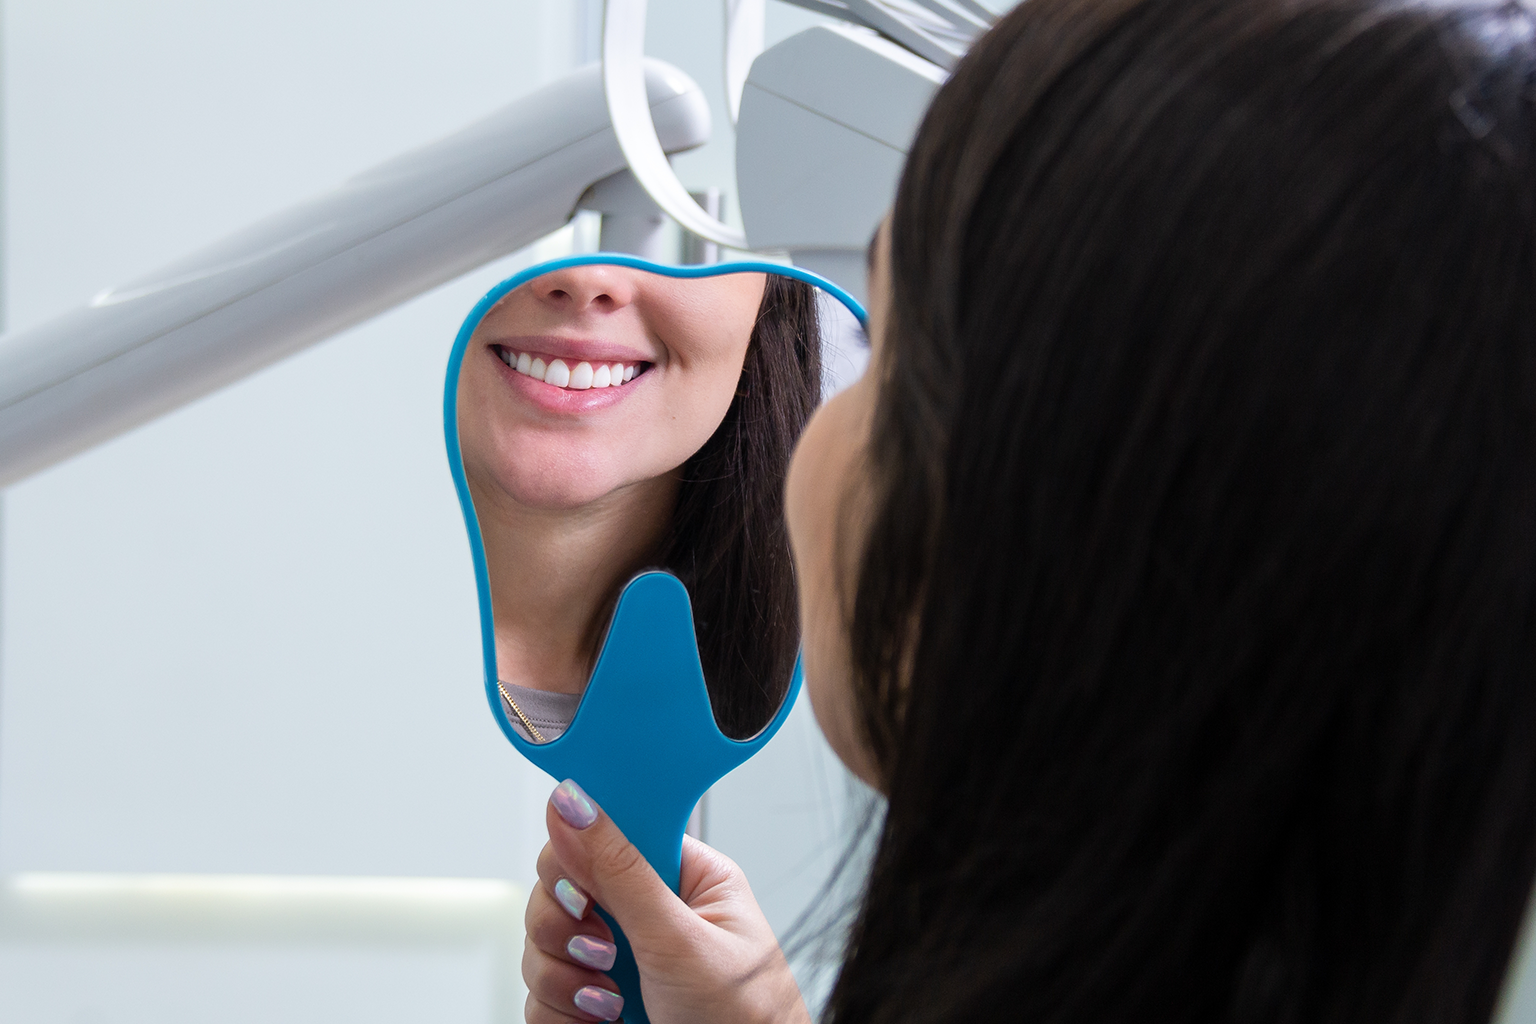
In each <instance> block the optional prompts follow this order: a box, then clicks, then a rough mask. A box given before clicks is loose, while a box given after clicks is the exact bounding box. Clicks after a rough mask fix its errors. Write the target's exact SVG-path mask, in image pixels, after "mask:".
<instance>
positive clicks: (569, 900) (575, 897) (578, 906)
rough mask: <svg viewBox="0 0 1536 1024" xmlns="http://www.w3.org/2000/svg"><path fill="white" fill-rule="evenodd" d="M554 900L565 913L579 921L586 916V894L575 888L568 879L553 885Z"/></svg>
mask: <svg viewBox="0 0 1536 1024" xmlns="http://www.w3.org/2000/svg"><path fill="white" fill-rule="evenodd" d="M555 899H557V900H559V901H560V905H561V906H562V907H564V908H565V912H566V913H567V914H570V915H571V916H572V917H574V918H575V919H576V920H578V921H580V920H581V919H582V918H583V917H586V916H587V904H588V903H590V902H591V900H589V899H587V894H586V893H584V892H582V891H581V890H580V889H578V888H576V885H575V883H574V882H572V881H571V880H570V879H569V878H562V879H560V880H559V881H558V882H556V883H555Z"/></svg>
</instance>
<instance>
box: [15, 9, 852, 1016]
mask: <svg viewBox="0 0 1536 1024" xmlns="http://www.w3.org/2000/svg"><path fill="white" fill-rule="evenodd" d="M769 7H770V11H769V24H768V38H769V42H770V44H771V43H772V42H773V41H775V40H777V39H779V38H782V37H783V36H785V35H788V34H790V33H791V32H793V31H797V30H798V29H799V28H801V27H804V26H805V25H807V24H810V23H812V22H813V21H814V20H815V19H814V17H813V16H811V15H809V14H806V13H804V12H802V11H799V10H796V9H792V8H788V7H785V6H783V5H780V4H770V5H769ZM721 8H722V3H721V0H652V3H651V26H650V30H649V38H648V41H647V46H648V50H649V52H650V53H651V54H652V55H653V56H658V57H662V58H663V59H666V60H670V61H672V62H673V63H675V64H677V65H678V66H679V67H681V68H683V69H684V70H685V71H687V72H688V73H689V74H691V75H692V76H693V77H694V78H695V80H696V81H698V82H699V84H700V85H701V86H703V87H704V89H705V91H706V92H707V93H708V95H709V96H710V98H711V102H712V104H713V106H714V113H715V136H714V139H713V141H712V142H711V143H710V145H709V146H708V147H706V148H705V149H704V150H701V151H699V152H696V153H692V154H687V155H684V156H682V157H680V158H679V159H678V160H677V166H678V169H679V172H680V174H681V175H682V177H683V179H684V181H685V183H686V184H687V185H689V186H690V187H692V188H701V187H704V186H708V185H719V186H721V187H722V188H723V189H724V190H725V192H726V194H727V210H728V211H729V214H730V216H732V217H735V216H736V212H735V210H736V208H735V202H734V199H735V197H734V196H733V195H731V192H732V180H733V166H734V161H733V153H734V143H733V140H732V137H731V131H730V124H729V120H728V119H727V117H726V115H725V108H724V100H723V88H722V85H721V68H720V59H721V58H720V54H721V36H722V32H723V28H722V14H721ZM599 10H600V3H597V2H594V0H433V2H431V3H427V2H424V0H388V2H377V0H375V2H368V3H364V2H361V0H260V2H257V0H224V2H221V3H217V4H211V3H207V2H206V0H132V2H126V0H4V2H3V5H0V11H3V40H4V42H3V55H0V61H3V71H4V80H3V95H4V111H3V118H4V124H3V131H4V134H3V154H4V166H3V183H4V218H5V231H4V253H5V259H4V271H5V272H4V284H5V290H4V308H5V318H6V322H7V325H8V326H11V327H22V326H26V325H28V324H31V323H34V322H36V321H39V320H42V319H45V318H47V317H49V316H50V315H52V314H55V313H57V312H60V311H62V310H64V309H67V308H68V307H70V306H73V305H76V304H79V303H80V302H82V301H84V300H85V299H87V298H88V297H90V296H91V295H92V294H94V293H95V292H97V291H98V290H100V289H101V288H103V287H105V286H108V285H111V284H114V283H115V282H118V281H121V280H124V279H127V278H130V277H133V276H135V275H138V274H141V273H143V272H145V271H148V270H151V269H153V268H155V267H156V266H158V265H160V264H162V263H165V262H167V261H169V260H171V259H173V258H175V257H177V256H179V255H181V254H183V253H185V252H187V251H189V250H192V249H194V248H197V247H199V246H201V245H202V244H204V243H206V242H209V241H212V240H214V239H216V238H218V237H219V236H221V235H223V234H225V233H226V232H229V231H231V230H233V229H235V228H239V227H241V226H243V225H245V224H247V223H249V222H251V221H253V220H255V219H257V218H259V217H262V216H264V215H266V214H268V213H271V212H273V211H276V210H279V209H281V208H283V207H285V206H288V205H290V204H292V203H294V202H296V201H299V200H302V199H305V198H307V197H309V196H311V195H314V194H317V193H321V192H324V191H326V190H328V189H329V188H331V187H333V186H335V185H336V184H338V183H339V182H340V181H342V180H343V179H345V178H347V177H348V176H350V175H352V174H354V173H357V172H359V171H362V170H364V169H366V168H368V167H369V166H371V165H373V164H375V163H377V162H379V161H382V160H384V159H386V158H389V157H391V156H394V155H396V154H398V153H400V152H402V151H404V150H407V149H409V148H411V147H413V146H415V145H419V144H421V143H424V142H428V141H431V140H433V139H435V138H437V137H440V136H442V135H444V134H447V133H448V132H451V131H453V130H455V129H457V128H459V127H461V126H463V125H464V124H466V123H468V122H470V121H473V120H475V119H477V118H479V117H481V116H483V115H485V114H487V113H489V112H490V111H492V110H494V109H495V108H497V107H499V106H501V105H503V104H505V103H507V102H508V101H510V100H512V99H515V98H517V97H518V96H520V95H523V94H525V93H527V92H529V91H531V90H532V89H534V88H535V87H537V86H539V85H542V84H544V83H546V82H548V81H550V80H552V79H555V78H558V77H560V76H561V75H563V74H565V73H567V72H568V71H570V70H571V69H572V68H574V67H576V66H578V65H579V64H581V63H584V62H585V61H587V60H590V59H592V58H594V57H595V56H596V54H597V45H598V12H599ZM571 244H572V241H571V237H570V233H569V232H565V233H564V234H562V235H558V236H555V237H553V238H551V239H548V240H546V241H545V242H543V243H541V244H540V245H539V246H536V247H534V249H533V250H530V251H528V252H524V253H520V254H516V255H514V256H512V257H509V258H508V259H506V260H504V261H502V262H501V263H499V264H498V265H495V266H492V267H487V268H484V269H483V270H481V271H479V272H477V273H474V274H471V275H469V276H467V277H465V278H463V279H460V280H458V281H455V282H453V283H451V284H449V285H446V286H444V287H442V288H439V289H437V290H436V291H434V292H431V293H429V294H427V295H424V296H422V297H421V298H419V299H417V300H416V301H414V302H411V303H409V304H407V305H405V306H402V307H400V308H398V309H396V310H395V311H393V312H391V313H388V314H386V315H384V316H381V317H379V318H377V319H375V320H373V321H370V322H368V323H365V324H363V325H362V326H360V327H357V328H355V329H353V330H351V331H348V332H346V333H345V334H343V335H341V336H338V337H336V338H334V339H332V340H330V341H327V342H325V343H323V344H321V345H319V346H317V347H315V348H313V349H311V350H309V351H307V352H304V353H302V354H300V355H298V356H296V357H294V358H291V359H289V360H287V361H285V362H282V363H280V364H278V365H276V366H274V367H272V368H270V369H268V370H266V371H264V372H262V373H260V374H258V375H257V376H255V377H252V378H250V379H248V380H246V381H244V382H242V383H240V384H238V385H236V386H234V387H231V388H228V389H226V390H224V391H222V392H219V393H216V394H214V395H212V396H210V397H208V398H205V399H203V400H201V401H199V402H197V403H195V404H194V405H192V406H189V407H187V408H185V409H182V410H180V411H178V412H176V413H173V414H171V415H169V416H167V417H165V418H163V419H161V420H158V421H156V422H154V423H151V424H149V425H147V426H145V427H142V428H140V429H138V430H135V431H133V432H132V433H130V434H128V435H126V436H124V437H121V438H119V439H117V440H115V441H113V442H111V443H108V444H106V445H104V446H102V447H100V448H98V449H96V450H93V451H91V452H88V453H86V454H84V455H81V456H78V457H76V458H74V459H72V460H70V461H68V462H65V463H63V464H61V465H59V466H56V467H54V468H52V469H50V470H48V471H46V472H44V473H42V474H39V475H37V476H35V477H33V478H31V479H29V480H26V481H24V482H22V483H20V484H18V485H16V486H14V487H12V488H10V489H9V490H7V491H5V492H4V494H3V518H0V524H3V547H0V876H3V877H4V878H6V879H11V880H12V882H9V883H6V884H13V883H14V879H16V878H17V877H18V876H19V877H20V878H22V879H23V880H25V879H28V878H32V879H33V880H34V881H36V876H37V875H38V874H39V873H43V874H45V875H49V876H56V875H59V874H60V873H65V874H68V875H71V876H74V875H78V874H80V873H86V874H89V875H98V874H103V873H106V874H132V875H140V874H146V873H147V874H155V875H164V874H175V875H185V874H191V875H212V876H228V875H236V876H306V877H308V876H336V877H354V876H369V877H375V878H387V879H407V880H409V879H430V878H447V879H488V880H503V881H504V882H511V883H514V884H515V885H514V887H508V886H505V885H502V887H501V888H500V889H495V890H494V891H495V892H497V893H501V894H502V895H501V896H496V897H495V898H494V899H491V902H489V903H485V904H484V907H482V911H484V913H492V912H494V914H500V915H501V916H502V917H507V916H509V915H510V916H512V917H514V918H515V916H516V915H518V914H520V908H518V907H516V906H514V904H515V903H516V899H515V898H513V897H512V896H510V895H508V894H511V893H515V892H516V891H517V888H516V886H521V887H526V885H527V884H528V883H530V882H531V881H532V880H533V877H534V876H533V863H534V857H535V855H536V853H537V851H538V849H539V847H540V846H541V845H542V843H543V806H544V801H545V798H546V796H547V794H548V791H549V789H550V788H551V787H552V785H553V782H552V780H550V779H548V778H547V777H545V776H543V775H542V773H540V772H538V771H537V770H536V769H533V768H531V767H530V766H528V765H527V764H525V763H524V762H523V761H521V759H520V758H519V757H518V756H517V755H516V754H515V753H514V752H513V751H512V749H511V748H510V747H509V746H508V744H507V743H506V741H505V740H504V739H503V738H502V737H501V736H500V734H499V732H498V730H497V729H496V727H495V725H494V724H493V722H492V720H491V716H490V714H489V712H488V710H487V708H486V706H485V701H484V697H483V694H482V690H481V684H480V678H479V660H478V650H477V634H476V628H477V627H476V610H475V591H474V584H473V579H472V576H471V570H470V564H469V558H468V549H467V546H466V544H465V541H464V536H463V529H462V524H461V520H460V518H459V511H458V508H457V506H456V504H455V501H454V496H453V489H452V486H451V483H450V481H449V478H448V474H447V471H446V464H445V461H444V458H443V454H442V440H441V427H440V424H439V420H438V416H439V408H440V393H441V387H442V371H443V365H444V362H445V359H446V356H447V352H448V347H449V345H450V343H451V341H452V338H453V335H454V332H455V331H456V329H457V327H458V324H459V321H460V319H461V318H462V317H463V316H464V314H465V313H466V312H467V311H468V310H469V308H470V306H471V305H472V304H473V302H474V301H475V299H476V298H478V296H479V295H480V294H481V293H482V292H483V291H484V290H485V289H486V288H488V287H489V286H490V285H491V284H492V283H494V282H495V281H497V280H499V279H501V278H503V277H505V276H507V275H508V274H509V273H511V272H513V271H514V270H515V269H517V268H519V267H520V266H523V265H527V264H528V263H531V262H533V261H534V260H535V259H538V258H543V257H544V256H549V255H557V254H559V253H560V252H561V251H568V250H569V247H570V246H571ZM846 792H847V782H846V777H845V775H844V774H843V772H842V770H841V768H840V767H839V766H838V765H837V764H836V762H835V759H833V758H832V757H831V755H830V754H829V753H828V752H827V751H826V748H825V746H824V745H823V743H822V741H821V739H820V736H819V734H818V733H817V732H816V730H815V726H814V723H813V722H812V721H811V720H810V716H809V713H808V708H806V707H805V706H803V705H802V706H801V707H800V708H798V709H797V711H796V714H795V716H794V717H793V718H792V719H791V722H790V724H789V726H787V727H786V728H785V730H784V731H783V733H782V734H781V735H780V736H779V737H778V738H777V739H775V741H774V742H773V743H772V744H771V745H770V746H769V748H768V749H767V750H766V751H765V752H764V753H763V755H761V756H760V757H759V758H758V759H757V760H755V761H754V762H752V763H750V764H749V765H747V766H746V767H744V768H743V769H741V770H740V771H738V772H737V773H736V774H735V775H733V776H732V777H731V778H729V779H727V780H726V781H725V782H724V783H722V784H721V786H719V787H718V788H717V790H716V791H715V793H714V794H713V795H712V797H711V804H710V808H709V811H710V813H709V820H708V838H709V839H710V841H711V842H713V843H714V844H715V845H717V846H719V847H720V848H722V849H723V850H725V851H726V852H727V853H729V854H731V855H732V856H734V857H735V858H736V859H737V860H738V861H740V862H741V863H742V865H743V866H744V867H745V868H746V869H747V871H748V873H749V877H751V878H752V880H753V884H754V887H755V889H756V891H757V893H758V894H759V896H760V897H761V898H762V900H763V902H764V905H765V908H766V909H767V910H768V912H769V914H770V917H771V919H772V920H773V922H774V924H775V926H776V927H778V928H779V929H780V930H781V932H782V931H783V930H784V929H786V928H787V927H788V926H789V925H790V923H791V922H792V921H793V919H794V918H795V917H796V915H797V914H798V913H799V911H800V910H801V908H802V907H804V906H805V905H806V904H807V902H808V901H810V900H811V899H812V897H813V895H814V894H815V893H816V891H817V889H818V887H819V886H820V884H821V880H822V878H823V877H824V876H825V873H826V871H827V869H828V867H829V866H830V865H831V864H832V863H833V862H834V861H835V860H836V858H837V857H838V856H839V854H840V852H841V850H842V845H843V841H844V836H845V832H846V829H845V828H844V827H843V825H842V824H841V820H840V815H841V814H842V807H843V806H844V796H845V794H846ZM401 884H402V885H406V887H407V888H409V885H408V884H407V883H401ZM412 891H414V890H412ZM485 891H488V892H489V891H491V890H485ZM407 896H408V894H407ZM400 898H401V899H407V897H406V896H402V897H400ZM410 898H414V897H410ZM488 899H489V897H488ZM497 900H499V901H500V902H496V901H497ZM407 902H409V900H408V899H407ZM493 904H494V906H493ZM503 904H504V905H503ZM486 908H490V909H489V910H487V909H486ZM497 908H500V909H497ZM477 913H479V912H478V911H477ZM300 916H301V917H302V915H300ZM406 916H407V917H408V916H409V914H407V915H406ZM471 916H473V915H471ZM483 916H484V914H482V917H483ZM129 917H130V918H131V917H132V914H131V913H130V914H129ZM364 918H366V915H364ZM364 918H359V920H363V922H364V923H363V924H362V925H359V927H360V928H363V930H364V931H367V930H368V929H369V928H372V927H373V926H372V925H368V924H367V922H366V920H364ZM295 920H296V921H298V923H292V922H290V923H289V924H288V925H274V926H272V927H269V928H267V929H266V930H265V931H262V930H261V929H256V930H255V931H253V932H249V933H247V932H241V931H240V930H239V929H235V930H234V931H232V932H229V933H228V934H225V933H222V932H221V933H220V934H219V936H217V941H214V939H212V938H208V939H203V938H199V937H198V936H199V934H200V933H199V932H198V931H197V927H195V926H193V925H188V926H186V927H181V928H179V929H178V928H174V927H166V928H160V929H159V930H156V928H154V927H147V926H146V927H138V926H135V927H138V930H137V931H135V930H134V928H133V927H126V926H125V927H124V929H123V930H121V932H120V934H118V935H117V937H115V938H114V937H112V936H107V937H97V938H93V939H84V938H81V936H80V934H77V933H70V934H63V933H60V934H58V935H51V936H50V935H45V934H43V933H42V932H39V931H38V930H37V929H32V930H30V931H29V930H27V929H24V928H15V927H13V928H11V929H10V930H7V929H6V928H5V927H3V926H0V1021H6V1022H10V1021H17V1022H39V1024H53V1022H71V1024H86V1022H90V1024H108V1022H110V1024H117V1022H140V1021H144V1022H148V1021H155V1022H157V1024H179V1022H192V1021H198V1022H212V1021H217V1022H224V1021H228V1022H242V1024H243V1022H255V1021H273V1020H282V1021H285V1022H293V1024H298V1022H306V1021H320V1020H326V1021H336V1020H354V1019H357V1020H361V1019H364V1018H366V1019H368V1020H370V1021H373V1022H381V1024H382V1022H394V1021H418V1020H432V1021H437V1022H458V1021H464V1022H470V1021H483V1020H489V1019H492V1017H493V1016H496V1015H498V1014H500V1015H503V1016H505V1015H506V1014H507V1013H509V1012H510V1011H509V1010H508V1005H510V1004H509V1003H508V999H507V998H506V993H505V992H503V993H502V996H500V997H498V996H497V995H496V992H497V987H496V986H497V984H498V983H497V981H496V979H495V977H494V975H495V974H496V973H497V971H498V969H499V967H498V965H500V964H503V963H504V962H505V961H506V958H507V957H508V956H510V957H511V958H512V962H515V957H516V955H517V953H519V952H520V942H521V936H520V932H516V929H514V932H516V934H514V935H511V937H510V938H509V937H508V935H507V934H502V931H504V929H503V930H502V931H498V928H500V927H501V926H500V925H497V924H495V923H494V922H493V923H491V924H486V923H485V922H483V921H482V922H481V923H479V924H474V923H473V922H472V923H471V924H469V925H466V926H465V929H464V930H463V934H462V935H461V936H459V937H458V938H451V937H450V938H445V937H444V934H442V933H441V932H442V929H441V928H439V929H438V931H436V932H433V931H432V929H431V928H427V929H426V930H425V931H424V932H423V934H422V936H421V937H420V941H419V942H418V941H416V940H415V939H413V937H412V933H411V932H410V930H409V929H405V930H403V931H402V930H398V929H397V930H396V931H395V932H389V934H387V935H386V934H384V932H388V931H389V930H388V929H387V928H386V929H384V930H383V931H382V932H380V933H379V934H378V935H375V936H374V940H373V941H355V937H354V938H348V937H347V936H346V935H343V934H341V932H338V931H336V930H335V929H332V930H331V931H327V930H326V929H325V928H323V927H322V928H317V929H311V930H310V931H306V930H305V929H306V927H308V926H306V925H304V924H303V921H302V920H298V919H295ZM466 920H467V919H466ZM476 920H479V919H478V918H477V919H476ZM503 923H504V922H503ZM515 923H516V922H515V920H514V924H515ZM434 927H436V926H434ZM450 930H451V929H450ZM342 931H345V929H342ZM428 933H430V934H428ZM465 936H467V938H466V937H465ZM508 943H512V946H510V947H509V946H508ZM498 999H500V1002H498ZM515 1003H516V1007H517V1009H516V1013H515V1015H514V1017H513V1019H515V1018H516V1017H520V1005H521V999H520V997H519V998H517V999H516V1000H515ZM498 1007H500V1008H499V1009H498Z"/></svg>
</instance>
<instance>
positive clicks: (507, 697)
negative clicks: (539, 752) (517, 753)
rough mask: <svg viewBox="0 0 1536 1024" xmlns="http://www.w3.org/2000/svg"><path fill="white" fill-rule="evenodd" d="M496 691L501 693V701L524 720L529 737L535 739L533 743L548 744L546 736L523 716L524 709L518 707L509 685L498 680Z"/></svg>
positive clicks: (524, 726)
mask: <svg viewBox="0 0 1536 1024" xmlns="http://www.w3.org/2000/svg"><path fill="white" fill-rule="evenodd" d="M496 689H498V690H500V691H501V699H502V700H504V701H506V702H507V703H508V704H510V705H511V706H512V710H513V711H516V712H517V717H518V718H520V719H522V720H523V728H524V729H527V730H528V735H529V736H532V737H533V742H535V743H546V742H548V741H547V740H545V739H544V734H543V733H541V732H539V730H537V729H535V728H534V727H533V722H531V721H529V719H528V716H527V715H525V714H523V709H522V708H520V707H518V706H517V701H515V700H513V699H512V695H511V694H510V693H508V692H507V684H506V683H503V682H502V681H501V680H500V679H498V680H496Z"/></svg>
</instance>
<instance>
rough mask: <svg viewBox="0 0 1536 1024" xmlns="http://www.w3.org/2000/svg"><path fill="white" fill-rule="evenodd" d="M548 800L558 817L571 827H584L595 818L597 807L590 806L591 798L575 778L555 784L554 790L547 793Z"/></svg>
mask: <svg viewBox="0 0 1536 1024" xmlns="http://www.w3.org/2000/svg"><path fill="white" fill-rule="evenodd" d="M549 802H550V803H552V804H554V805H555V810H556V811H558V812H559V813H560V817H562V818H564V819H565V823H566V824H567V825H569V826H571V827H572V828H586V827H587V826H589V825H591V824H592V823H593V822H594V821H596V820H597V808H596V807H594V806H592V799H591V798H590V797H588V796H587V794H586V793H583V792H582V790H581V787H580V786H578V785H576V780H575V779H566V780H565V781H564V782H562V783H560V785H558V786H556V787H555V791H554V792H553V793H551V794H550V795H549Z"/></svg>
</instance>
